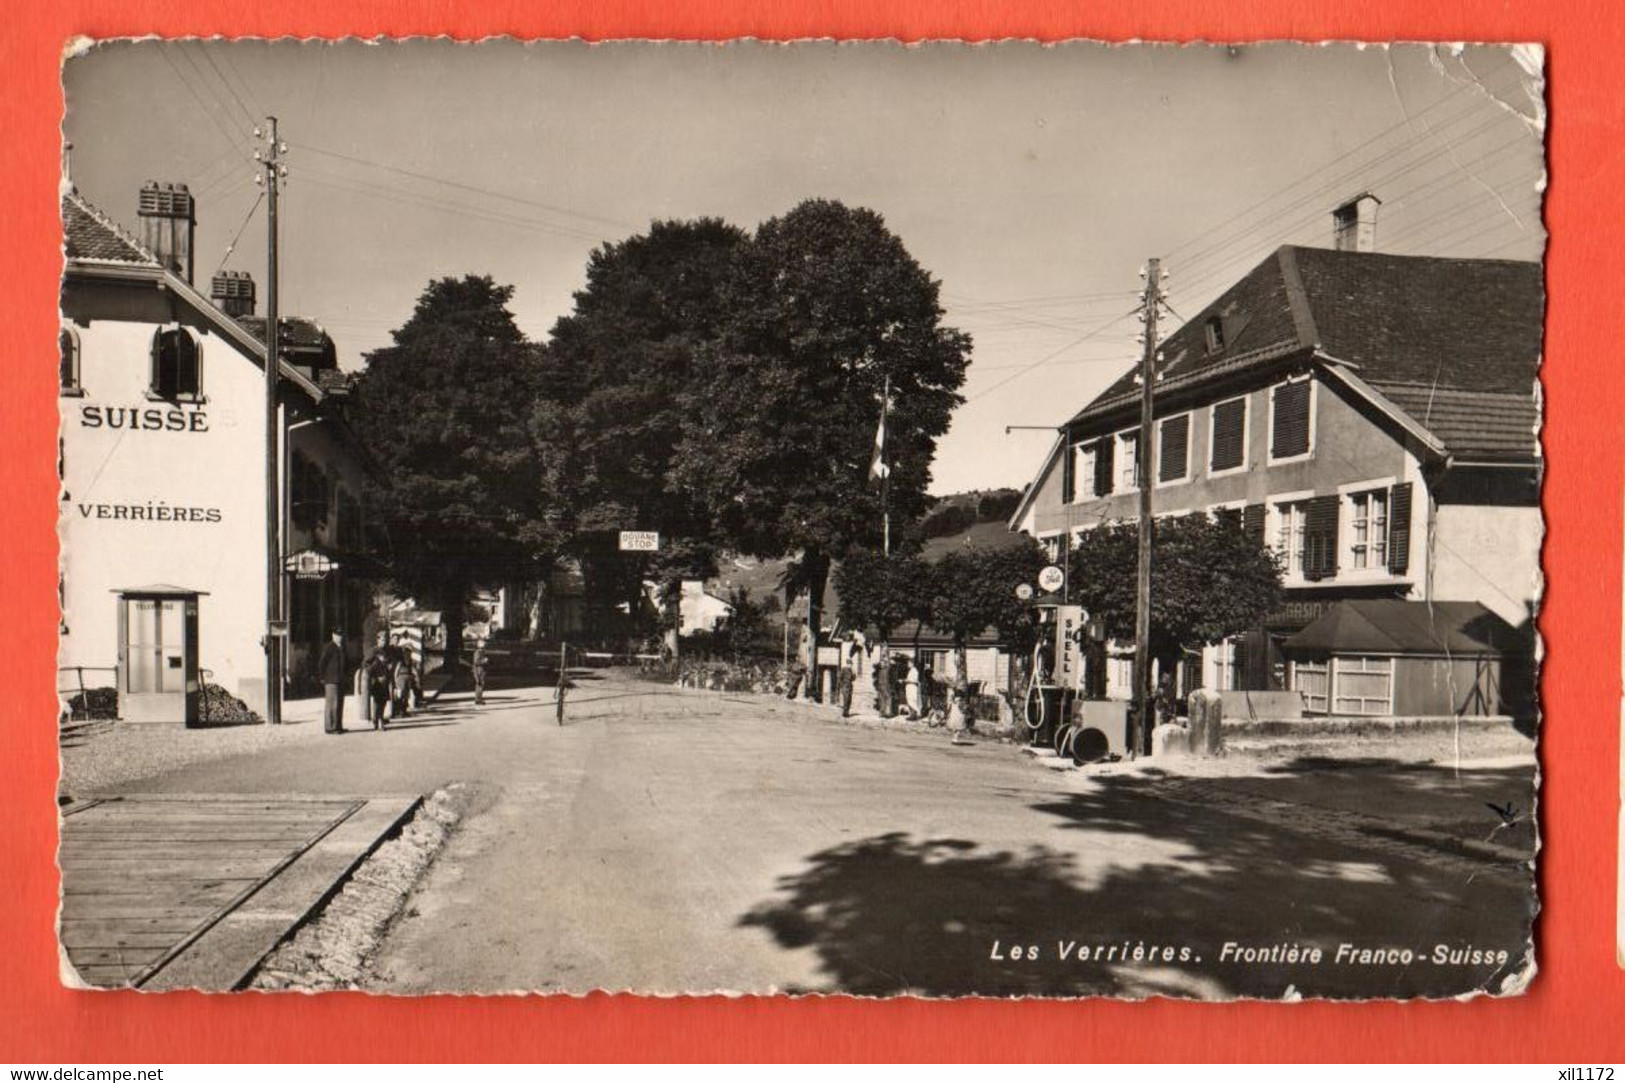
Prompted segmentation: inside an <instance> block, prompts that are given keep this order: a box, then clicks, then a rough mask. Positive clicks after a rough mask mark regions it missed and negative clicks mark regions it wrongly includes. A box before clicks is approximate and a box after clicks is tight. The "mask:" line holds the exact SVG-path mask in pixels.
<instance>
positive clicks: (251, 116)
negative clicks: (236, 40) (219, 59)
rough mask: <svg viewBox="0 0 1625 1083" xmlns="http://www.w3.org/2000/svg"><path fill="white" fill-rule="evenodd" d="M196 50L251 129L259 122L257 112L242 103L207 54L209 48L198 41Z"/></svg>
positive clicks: (228, 80) (223, 74)
mask: <svg viewBox="0 0 1625 1083" xmlns="http://www.w3.org/2000/svg"><path fill="white" fill-rule="evenodd" d="M198 52H200V53H201V54H202V55H203V59H204V61H205V62H207V63H208V65H209V67H210V68H212V69H213V70H214V74H215V75H216V76H217V77H218V78H219V79H220V82H221V84H222V85H223V86H224V87H225V88H226V93H227V94H230V95H231V100H232V101H234V102H236V103H237V109H238V111H239V112H241V113H242V114H243V119H245V120H246V121H248V127H249V130H250V131H252V130H253V128H254V126H255V125H256V124H258V123H259V121H258V120H257V119H256V118H257V117H258V114H257V113H255V112H253V111H252V110H250V109H249V108H248V106H246V105H244V104H243V99H242V98H240V97H238V96H237V90H236V88H235V87H233V86H232V85H231V80H230V79H227V78H226V75H225V73H224V72H222V71H221V70H220V65H218V64H216V63H215V62H214V57H212V56H210V55H209V50H208V49H206V48H205V47H204V46H203V44H202V43H201V42H199V43H198Z"/></svg>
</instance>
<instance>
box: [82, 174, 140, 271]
mask: <svg viewBox="0 0 1625 1083" xmlns="http://www.w3.org/2000/svg"><path fill="white" fill-rule="evenodd" d="M62 238H63V247H64V248H65V249H66V251H67V255H68V258H69V259H72V260H95V261H97V262H102V263H128V264H130V265H132V266H144V267H157V266H158V265H159V264H158V257H156V256H154V255H153V254H152V253H151V252H148V251H147V250H146V248H144V247H143V246H142V245H141V242H140V241H137V240H136V239H135V238H134V237H132V236H130V235H129V234H128V233H125V232H124V231H123V230H122V229H120V228H119V226H118V224H117V223H116V222H114V221H113V220H112V219H110V218H108V217H107V216H106V215H104V214H102V212H101V211H99V210H97V209H96V208H95V207H93V206H91V205H90V204H89V203H87V202H86V201H85V200H84V198H83V197H81V196H80V195H79V193H78V192H76V191H72V190H70V191H68V192H67V193H65V194H64V195H63V196H62Z"/></svg>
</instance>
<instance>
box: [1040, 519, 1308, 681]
mask: <svg viewBox="0 0 1625 1083" xmlns="http://www.w3.org/2000/svg"><path fill="white" fill-rule="evenodd" d="M1138 539H1139V528H1138V526H1137V525H1136V524H1134V523H1110V524H1107V525H1105V526H1100V527H1097V528H1095V529H1094V530H1090V531H1086V532H1085V533H1084V534H1083V536H1082V537H1081V538H1079V539H1078V541H1077V542H1075V543H1074V546H1073V550H1072V559H1071V570H1070V574H1071V597H1072V600H1073V601H1074V602H1077V603H1079V604H1080V605H1082V606H1083V607H1084V608H1086V609H1087V610H1089V612H1090V614H1091V615H1094V616H1098V617H1100V618H1101V619H1102V620H1103V621H1104V622H1105V629H1106V634H1107V635H1108V636H1109V637H1111V638H1113V639H1126V640H1132V639H1133V638H1134V631H1135V629H1134V620H1135V591H1136V583H1137V578H1136V576H1137V569H1138V559H1139V540H1138ZM1151 569H1152V571H1151V575H1152V578H1151V654H1152V656H1153V657H1155V658H1160V659H1165V660H1168V659H1172V658H1175V657H1177V656H1178V654H1179V652H1180V651H1181V650H1182V649H1184V648H1186V647H1191V648H1195V647H1199V646H1201V645H1203V644H1210V643H1217V642H1219V641H1220V640H1222V639H1226V638H1228V637H1230V636H1236V635H1240V634H1242V633H1243V632H1245V631H1247V630H1248V629H1249V628H1252V627H1253V626H1255V625H1256V624H1257V623H1258V622H1259V621H1260V620H1262V619H1263V618H1264V617H1265V616H1266V615H1267V614H1269V613H1270V612H1271V611H1273V610H1274V609H1275V608H1276V607H1277V606H1278V605H1279V604H1280V601H1281V569H1280V564H1279V562H1278V561H1277V559H1276V556H1275V554H1274V553H1273V552H1272V551H1270V550H1269V549H1267V548H1265V547H1263V546H1261V545H1259V544H1258V542H1256V541H1255V540H1253V539H1252V538H1250V537H1249V536H1248V535H1247V534H1246V532H1245V531H1243V530H1242V529H1241V527H1240V526H1239V525H1238V524H1236V523H1234V522H1232V521H1229V520H1226V519H1223V518H1221V519H1219V520H1218V521H1215V520H1213V519H1210V518H1208V516H1206V515H1204V514H1202V513H1200V512H1198V513H1195V514H1191V515H1182V516H1176V517H1170V518H1165V519H1158V520H1156V521H1155V523H1154V525H1153V531H1152V545H1151Z"/></svg>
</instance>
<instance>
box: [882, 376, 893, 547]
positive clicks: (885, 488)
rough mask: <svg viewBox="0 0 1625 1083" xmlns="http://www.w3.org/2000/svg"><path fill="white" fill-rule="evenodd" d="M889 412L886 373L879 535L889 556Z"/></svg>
mask: <svg viewBox="0 0 1625 1083" xmlns="http://www.w3.org/2000/svg"><path fill="white" fill-rule="evenodd" d="M889 413H891V374H890V373H888V374H887V375H886V390H885V391H884V392H883V393H882V394H881V397H880V432H881V443H880V465H881V471H880V537H881V542H880V544H881V553H882V554H883V555H885V556H888V557H889V556H891V504H890V497H891V469H890V468H889V467H887V466H886V443H885V437H886V436H887V435H888V433H887V432H886V428H887V426H886V422H887V421H889V420H890V419H889V418H888V417H887V416H886V415H887V414H889Z"/></svg>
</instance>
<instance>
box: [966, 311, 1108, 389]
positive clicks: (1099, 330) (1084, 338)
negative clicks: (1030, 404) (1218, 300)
mask: <svg viewBox="0 0 1625 1083" xmlns="http://www.w3.org/2000/svg"><path fill="white" fill-rule="evenodd" d="M1139 312H1140V310H1139V309H1138V308H1131V309H1129V310H1128V311H1127V312H1125V313H1123V314H1122V315H1121V316H1114V317H1112V318H1111V319H1110V320H1107V321H1106V322H1105V323H1103V324H1101V325H1100V326H1099V327H1096V328H1095V329H1094V330H1093V331H1089V332H1087V333H1085V334H1083V335H1080V336H1079V337H1077V338H1075V339H1073V340H1072V341H1071V342H1068V343H1067V344H1066V345H1065V346H1062V347H1061V348H1060V349H1058V350H1053V351H1051V352H1050V353H1047V354H1045V355H1044V356H1043V357H1040V358H1039V359H1038V360H1037V361H1034V362H1033V363H1032V364H1030V365H1026V366H1024V367H1023V368H1022V369H1021V371H1020V372H1015V373H1012V374H1010V375H1009V376H1006V377H1005V378H1004V379H1002V380H1000V381H998V382H997V383H995V384H994V385H993V386H992V387H986V388H983V389H982V390H981V391H978V392H977V393H976V394H974V395H971V396H969V397H968V398H966V399H965V404H966V405H967V406H968V405H969V404H971V403H973V402H975V401H976V400H977V399H982V398H986V397H987V396H988V395H991V394H993V392H995V391H997V390H998V389H999V388H1001V387H1003V386H1005V385H1006V384H1008V383H1010V382H1011V381H1013V380H1019V379H1021V378H1022V377H1023V376H1025V375H1027V374H1028V373H1030V372H1032V371H1033V370H1034V369H1036V368H1038V367H1039V366H1041V365H1046V364H1048V363H1049V362H1051V361H1053V360H1055V359H1056V358H1057V357H1060V356H1061V355H1062V354H1064V353H1066V351H1068V350H1070V349H1072V348H1073V347H1074V346H1081V345H1083V344H1084V343H1085V342H1088V341H1089V340H1090V339H1092V338H1094V337H1095V336H1096V335H1100V334H1104V333H1105V332H1106V330H1107V329H1108V328H1111V327H1115V326H1116V325H1117V324H1120V323H1122V322H1123V321H1124V320H1126V319H1128V318H1129V317H1130V316H1137V315H1139Z"/></svg>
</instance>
